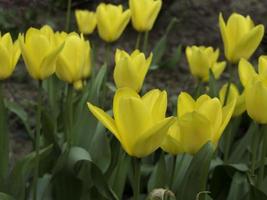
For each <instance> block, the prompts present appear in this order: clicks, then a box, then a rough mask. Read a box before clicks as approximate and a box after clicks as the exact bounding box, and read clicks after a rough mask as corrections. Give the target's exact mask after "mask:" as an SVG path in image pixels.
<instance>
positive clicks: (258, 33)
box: [233, 25, 264, 61]
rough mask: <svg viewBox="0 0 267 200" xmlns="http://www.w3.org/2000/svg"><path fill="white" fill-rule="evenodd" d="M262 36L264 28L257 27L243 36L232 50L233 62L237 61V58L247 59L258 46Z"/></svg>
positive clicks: (261, 26)
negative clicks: (233, 53) (233, 54)
mask: <svg viewBox="0 0 267 200" xmlns="http://www.w3.org/2000/svg"><path fill="white" fill-rule="evenodd" d="M263 35H264V26H263V25H258V26H256V27H254V28H253V29H252V30H250V31H249V32H248V33H247V34H246V35H245V36H243V37H242V38H241V40H240V41H239V42H238V43H237V45H236V46H235V48H234V50H233V52H235V57H234V60H235V61H238V60H239V58H245V59H249V58H250V56H251V55H252V54H253V53H254V51H255V50H256V49H257V47H258V46H259V44H260V42H261V40H262V38H263Z"/></svg>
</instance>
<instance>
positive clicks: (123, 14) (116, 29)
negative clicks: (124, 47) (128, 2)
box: [96, 3, 131, 42]
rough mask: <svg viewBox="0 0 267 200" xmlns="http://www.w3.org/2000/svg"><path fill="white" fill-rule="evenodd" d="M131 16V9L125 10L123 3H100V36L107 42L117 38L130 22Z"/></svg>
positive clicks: (98, 23)
mask: <svg viewBox="0 0 267 200" xmlns="http://www.w3.org/2000/svg"><path fill="white" fill-rule="evenodd" d="M130 17H131V11H130V10H129V9H127V10H125V11H123V8H122V5H118V6H116V5H112V4H104V3H101V4H99V6H98V7H97V10H96V19H97V29H98V33H99V35H100V37H101V38H102V39H103V40H104V41H106V42H114V41H115V40H117V39H118V38H119V37H120V36H121V34H122V32H123V31H124V29H125V28H126V26H127V24H128V23H129V20H130Z"/></svg>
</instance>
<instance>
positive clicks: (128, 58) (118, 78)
mask: <svg viewBox="0 0 267 200" xmlns="http://www.w3.org/2000/svg"><path fill="white" fill-rule="evenodd" d="M151 61H152V53H151V54H150V56H149V57H148V58H147V59H146V58H145V55H144V54H143V53H141V52H140V51H139V50H135V51H134V52H133V53H132V54H131V55H129V54H128V53H127V52H125V51H122V50H117V51H116V55H115V64H116V65H115V69H114V75H113V76H114V80H115V83H116V86H117V88H122V87H129V88H132V89H133V90H135V91H136V92H139V91H140V90H141V88H142V85H143V82H144V79H145V76H146V74H147V71H148V69H149V66H150V64H151Z"/></svg>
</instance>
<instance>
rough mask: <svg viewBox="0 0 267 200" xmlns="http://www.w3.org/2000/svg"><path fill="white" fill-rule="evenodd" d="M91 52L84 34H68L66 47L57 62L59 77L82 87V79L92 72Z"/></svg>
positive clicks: (77, 86)
mask: <svg viewBox="0 0 267 200" xmlns="http://www.w3.org/2000/svg"><path fill="white" fill-rule="evenodd" d="M63 37H64V36H63ZM90 52H91V48H90V44H89V41H85V40H84V38H83V36H82V35H81V36H79V35H78V34H75V33H71V34H69V35H68V36H66V38H65V45H64V48H63V50H62V51H61V52H60V54H59V56H58V59H57V62H56V74H57V76H58V78H59V79H61V80H63V81H66V82H68V83H71V84H74V87H75V88H76V89H81V88H82V86H83V82H82V80H83V79H85V78H87V77H88V76H89V75H90V73H91V58H90Z"/></svg>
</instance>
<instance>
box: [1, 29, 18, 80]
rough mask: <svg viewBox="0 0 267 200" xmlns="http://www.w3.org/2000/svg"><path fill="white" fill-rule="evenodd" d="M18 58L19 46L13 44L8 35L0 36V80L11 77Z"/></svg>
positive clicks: (15, 43)
mask: <svg viewBox="0 0 267 200" xmlns="http://www.w3.org/2000/svg"><path fill="white" fill-rule="evenodd" d="M19 57H20V48H19V44H18V42H17V41H16V42H14V43H13V41H12V38H11V35H10V33H6V34H5V35H3V36H0V80H4V79H6V78H8V77H10V76H11V74H12V73H13V71H14V69H15V67H16V64H17V62H18V59H19Z"/></svg>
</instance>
